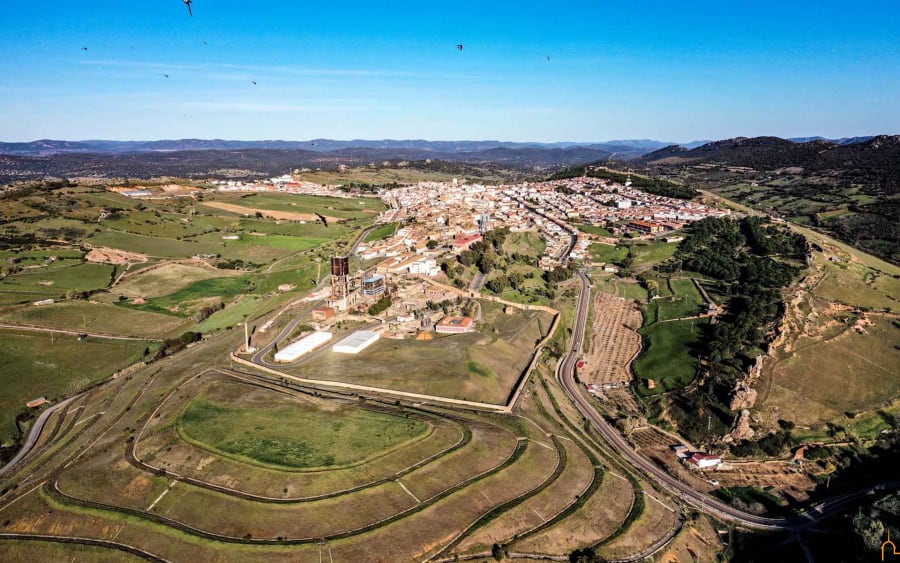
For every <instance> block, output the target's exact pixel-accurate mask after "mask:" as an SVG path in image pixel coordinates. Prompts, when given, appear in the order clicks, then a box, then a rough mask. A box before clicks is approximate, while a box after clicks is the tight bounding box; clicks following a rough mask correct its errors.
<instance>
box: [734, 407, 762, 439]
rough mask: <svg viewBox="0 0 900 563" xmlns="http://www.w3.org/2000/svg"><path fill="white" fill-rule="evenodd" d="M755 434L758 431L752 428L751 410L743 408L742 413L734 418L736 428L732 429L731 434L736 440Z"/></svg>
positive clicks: (749, 437)
mask: <svg viewBox="0 0 900 563" xmlns="http://www.w3.org/2000/svg"><path fill="white" fill-rule="evenodd" d="M755 434H756V432H754V430H753V429H752V428H750V411H749V410H747V409H743V410H742V411H741V414H739V415H738V416H737V418H735V419H734V428H733V429H732V431H731V435H732V437H733V438H734V441H735V442H740V441H741V440H749V439H751V438H753V436H754V435H755Z"/></svg>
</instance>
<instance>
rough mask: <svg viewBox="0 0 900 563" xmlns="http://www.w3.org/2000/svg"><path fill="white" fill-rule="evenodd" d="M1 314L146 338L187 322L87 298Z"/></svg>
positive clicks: (55, 325) (26, 321)
mask: <svg viewBox="0 0 900 563" xmlns="http://www.w3.org/2000/svg"><path fill="white" fill-rule="evenodd" d="M0 318H2V319H3V320H5V321H11V322H16V323H24V324H32V325H40V326H45V327H50V328H59V329H66V330H77V331H84V332H97V333H101V334H114V335H121V336H138V337H147V338H163V337H165V336H170V335H172V334H173V333H176V332H179V331H180V330H182V329H186V326H187V325H186V324H185V321H184V320H183V319H179V318H176V317H172V316H168V315H160V314H157V313H153V312H147V311H139V310H134V309H128V308H124V307H117V306H115V305H111V304H106V303H89V302H87V301H67V302H62V303H54V304H52V305H40V306H30V307H25V308H20V309H14V310H11V311H8V312H6V313H3V314H2V315H0Z"/></svg>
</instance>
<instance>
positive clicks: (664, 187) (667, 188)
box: [548, 166, 699, 199]
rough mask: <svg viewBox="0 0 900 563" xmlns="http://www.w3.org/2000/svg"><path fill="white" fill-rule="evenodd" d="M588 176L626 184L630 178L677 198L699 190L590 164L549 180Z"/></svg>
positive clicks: (637, 184)
mask: <svg viewBox="0 0 900 563" xmlns="http://www.w3.org/2000/svg"><path fill="white" fill-rule="evenodd" d="M581 176H588V177H590V178H601V179H603V180H612V181H614V182H619V183H620V184H624V183H625V182H626V181H628V180H629V179H630V180H631V185H632V186H634V187H635V188H638V189H640V190H641V191H644V192H647V193H648V194H653V195H660V196H665V197H673V198H677V199H693V198H695V197H697V195H698V194H699V192H697V190H695V189H694V188H692V187H690V186H683V185H681V184H676V183H674V182H670V181H668V180H663V179H661V178H652V177H649V176H640V175H634V174H627V173H625V172H618V171H616V170H610V169H608V168H594V167H590V166H575V167H572V168H567V169H565V170H562V171H560V172H557V173H556V174H553V175H552V176H550V177H549V178H548V179H549V180H566V179H568V178H580V177H581Z"/></svg>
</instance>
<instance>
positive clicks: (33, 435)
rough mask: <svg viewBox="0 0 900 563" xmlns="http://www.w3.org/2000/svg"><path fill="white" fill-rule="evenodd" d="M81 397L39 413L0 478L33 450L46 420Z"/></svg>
mask: <svg viewBox="0 0 900 563" xmlns="http://www.w3.org/2000/svg"><path fill="white" fill-rule="evenodd" d="M81 395H84V393H81V394H78V395H75V396H74V397H70V398H68V399H66V400H65V401H63V402H61V403H57V404H55V405H53V406H52V407H50V408H49V409H47V410H45V411H44V412H42V413H41V415H40V416H39V417H38V418H37V420H36V421H34V425H32V427H31V432H29V433H28V437H27V438H26V439H25V443H24V444H22V449H21V450H19V453H17V454H16V456H15V457H14V458H12V459H11V460H9V463H7V464H6V465H4V466H3V467H2V468H0V477H2V476H3V475H4V474H5V473H6V472H7V471H9V470H10V469H12V468H13V466H15V465H16V464H17V463H19V462H20V461H21V460H22V458H24V457H25V456H26V455H28V453H29V452H31V450H32V448H34V445H35V444H36V443H37V441H38V438H39V437H40V435H41V432H43V430H44V426H46V424H47V419H49V418H50V415H52V414H53V413H55V412H56V411H58V410H59V409H62V408H65V407H66V406H68V405H69V403H71V402H72V401H74V400H75V399H77V398H79V397H81Z"/></svg>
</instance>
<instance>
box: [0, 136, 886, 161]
mask: <svg viewBox="0 0 900 563" xmlns="http://www.w3.org/2000/svg"><path fill="white" fill-rule="evenodd" d="M871 138H872V137H845V138H841V139H825V138H824V137H796V138H792V139H788V140H790V141H793V142H797V143H805V142H809V141H829V142H832V143H835V144H841V145H844V144H852V143H858V142H863V141H868V140H869V139H871ZM711 142H712V141H709V140H705V141H691V142H690V143H679V144H677V145H678V146H682V147H685V148H688V149H693V148H696V147H700V146H702V145H705V144H708V143H711ZM671 145H676V143H671V142H664V141H656V140H652V139H621V140H612V141H603V142H593V143H576V142H557V143H537V142H535V143H521V142H509V141H426V140H423V139H407V140H393V139H383V140H365V139H353V140H348V141H341V140H335V139H311V140H308V141H281V140H270V141H230V140H224V139H174V140H158V141H108V140H87V141H61V140H53V139H40V140H37V141H29V142H23V143H4V142H0V154H10V155H21V156H46V155H52V154H64V153H97V154H121V153H135V152H152V151H167V152H172V151H194V150H240V149H267V150H306V151H312V152H332V151H340V150H346V149H374V150H393V151H420V152H416V153H414V154H416V155H417V156H420V155H421V154H425V153H433V154H435V155H442V156H445V155H447V154H455V153H478V152H480V151H486V150H492V149H509V150H518V149H572V148H582V149H594V150H598V151H604V152H608V153H610V154H613V155H615V157H616V158H617V159H620V160H621V159H628V158H635V157H638V156H641V155H643V154H646V153H648V152H651V151H654V150H657V149H661V148H664V147H668V146H671ZM373 154H374V153H373ZM379 154H380V153H379ZM411 154H412V153H411Z"/></svg>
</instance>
